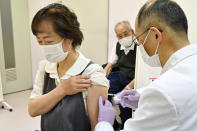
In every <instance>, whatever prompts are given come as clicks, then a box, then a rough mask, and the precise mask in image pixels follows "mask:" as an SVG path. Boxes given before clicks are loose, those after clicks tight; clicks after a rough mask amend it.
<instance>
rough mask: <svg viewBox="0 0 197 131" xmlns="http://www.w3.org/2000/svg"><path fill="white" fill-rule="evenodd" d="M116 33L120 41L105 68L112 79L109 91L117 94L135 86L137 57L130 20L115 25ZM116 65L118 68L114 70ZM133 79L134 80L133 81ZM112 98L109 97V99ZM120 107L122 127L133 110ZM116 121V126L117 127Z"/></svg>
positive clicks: (110, 79)
mask: <svg viewBox="0 0 197 131" xmlns="http://www.w3.org/2000/svg"><path fill="white" fill-rule="evenodd" d="M114 30H115V33H116V36H117V38H118V42H117V43H116V44H115V45H114V47H113V49H112V54H111V56H110V59H109V61H108V64H107V65H106V67H105V68H104V69H105V71H106V75H107V77H108V79H109V81H110V88H109V91H108V93H111V94H116V93H118V92H121V91H122V90H123V89H124V88H125V87H126V88H127V89H130V88H131V87H133V85H132V84H133V81H132V80H133V79H134V75H135V59H136V45H134V44H133V42H132V41H133V38H134V32H133V29H132V28H131V26H130V24H129V22H128V21H121V22H119V23H117V24H116V25H115V28H114ZM114 66H116V67H117V68H118V70H116V71H113V72H111V71H112V68H113V67H114ZM131 81H132V82H131ZM110 99H111V98H110V97H109V100H110ZM119 108H120V118H121V121H122V125H121V127H120V128H121V129H122V128H123V125H124V123H125V121H126V120H127V119H128V118H131V117H132V110H131V109H129V108H127V107H125V108H123V107H121V106H119ZM116 127H117V123H116V122H115V125H114V128H115V129H116Z"/></svg>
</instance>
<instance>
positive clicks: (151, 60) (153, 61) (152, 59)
mask: <svg viewBox="0 0 197 131" xmlns="http://www.w3.org/2000/svg"><path fill="white" fill-rule="evenodd" d="M149 33H150V30H149V31H148V34H147V36H146V37H145V40H144V42H143V44H140V45H139V48H140V52H141V55H142V59H143V61H144V62H145V63H146V64H148V65H149V66H152V67H161V63H160V60H159V54H156V53H157V50H158V47H159V43H158V45H157V48H156V50H155V54H154V55H153V56H149V55H148V53H147V52H146V50H145V49H144V44H145V43H146V40H147V38H148V36H149Z"/></svg>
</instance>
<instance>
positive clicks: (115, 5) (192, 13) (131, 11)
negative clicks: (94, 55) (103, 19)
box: [108, 0, 197, 88]
mask: <svg viewBox="0 0 197 131" xmlns="http://www.w3.org/2000/svg"><path fill="white" fill-rule="evenodd" d="M176 1H177V2H178V3H179V4H180V6H181V7H182V8H183V10H184V11H185V13H186V16H187V18H188V24H189V33H188V34H189V40H190V42H192V43H197V40H196V34H197V24H196V21H197V13H196V12H197V9H196V5H197V1H195V0H187V1H186V0H176ZM145 2H146V0H141V1H139V0H124V1H122V0H110V1H109V40H108V57H109V56H110V54H111V49H112V47H113V44H115V43H116V42H117V38H116V35H115V32H114V26H115V24H116V23H117V22H119V21H121V20H129V21H130V23H131V26H132V27H133V28H134V23H135V19H136V16H137V13H138V11H139V9H140V8H141V6H142V5H143V4H144V3H145ZM160 71H161V69H160V68H152V67H150V66H148V65H147V64H145V63H144V62H143V60H142V59H141V54H140V52H139V51H137V59H136V73H135V78H136V82H135V84H136V85H135V86H136V88H140V87H144V86H146V85H147V84H149V83H150V80H149V78H150V77H157V76H159V74H160Z"/></svg>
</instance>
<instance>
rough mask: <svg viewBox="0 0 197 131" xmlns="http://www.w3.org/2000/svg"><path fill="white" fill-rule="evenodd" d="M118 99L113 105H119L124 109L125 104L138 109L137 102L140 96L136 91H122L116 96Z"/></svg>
mask: <svg viewBox="0 0 197 131" xmlns="http://www.w3.org/2000/svg"><path fill="white" fill-rule="evenodd" d="M117 97H118V99H116V100H115V101H114V103H115V104H121V106H122V107H124V108H125V107H126V104H128V105H130V106H133V107H135V108H137V107H138V101H139V98H140V94H139V93H138V92H137V91H136V90H133V89H131V90H124V91H122V92H121V93H119V94H118V95H117Z"/></svg>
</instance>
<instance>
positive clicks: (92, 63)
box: [80, 61, 94, 75]
mask: <svg viewBox="0 0 197 131" xmlns="http://www.w3.org/2000/svg"><path fill="white" fill-rule="evenodd" d="M91 64H94V62H92V61H90V62H89V63H88V64H87V66H86V67H85V68H84V70H83V71H82V72H81V73H80V75H82V74H83V72H84V71H85V70H86V69H87V68H88V66H90V65H91Z"/></svg>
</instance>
